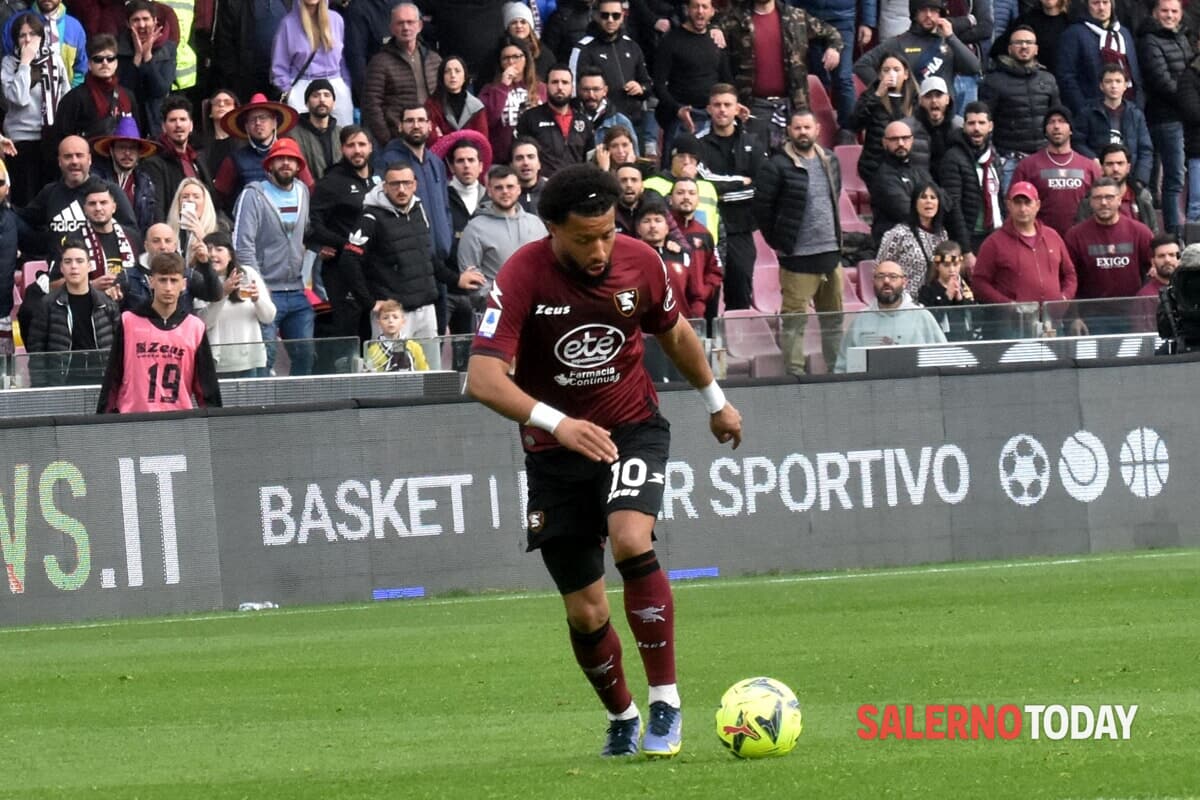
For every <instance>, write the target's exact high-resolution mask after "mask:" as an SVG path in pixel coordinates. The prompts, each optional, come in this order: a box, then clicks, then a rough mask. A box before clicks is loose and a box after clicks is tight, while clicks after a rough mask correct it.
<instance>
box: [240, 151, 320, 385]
mask: <svg viewBox="0 0 1200 800" xmlns="http://www.w3.org/2000/svg"><path fill="white" fill-rule="evenodd" d="M234 155H236V152H235V154H234ZM230 157H231V158H232V156H230ZM262 170H263V172H264V173H265V174H266V178H265V179H264V180H258V181H252V182H250V183H247V184H246V188H245V189H243V190H242V193H241V196H240V197H238V201H237V208H236V209H235V210H234V212H233V219H234V223H233V244H234V248H235V250H236V251H237V258H238V262H239V263H240V264H242V265H243V266H247V267H253V268H254V269H256V270H258V272H259V274H260V275H262V278H263V281H265V282H266V284H267V288H268V289H270V290H271V300H272V301H273V302H274V303H275V321H274V322H273V323H271V324H270V325H264V326H263V340H264V341H266V342H267V366H266V368H267V370H268V371H269V370H271V369H272V368H273V367H274V365H275V344H274V341H275V337H276V334H278V336H279V338H280V339H284V340H301V341H299V342H296V343H293V344H289V345H288V358H289V359H290V360H291V364H292V369H291V374H292V375H308V374H309V373H310V372H311V371H312V363H313V345H312V341H311V339H312V337H313V322H314V317H315V315H314V313H313V307H312V305H311V304H310V303H309V301H308V297H307V296H305V293H304V276H303V274H302V269H303V264H304V232H305V229H306V228H307V226H308V187H307V186H305V184H304V183H303V181H301V180H300V175H301V174H302V173H305V172H307V171H308V167H307V165H306V164H305V162H304V155H303V154H302V153H301V152H300V145H298V144H296V142H295V140H294V139H277V140H276V141H275V143H274V144H273V145H271V149H270V150H269V151H268V152H267V157H266V158H264V159H263V162H262Z"/></svg>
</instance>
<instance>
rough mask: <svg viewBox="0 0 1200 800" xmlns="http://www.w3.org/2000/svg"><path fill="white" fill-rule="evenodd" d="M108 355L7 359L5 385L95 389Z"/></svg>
mask: <svg viewBox="0 0 1200 800" xmlns="http://www.w3.org/2000/svg"><path fill="white" fill-rule="evenodd" d="M108 352H109V351H108V350H74V351H71V352H66V353H18V354H16V355H14V356H12V357H11V363H12V367H11V371H10V373H9V386H10V387H11V388H14V389H49V388H56V387H60V386H89V385H96V386H98V385H99V384H100V383H102V382H103V381H104V370H105V369H107V368H108Z"/></svg>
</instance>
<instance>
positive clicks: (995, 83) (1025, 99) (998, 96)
mask: <svg viewBox="0 0 1200 800" xmlns="http://www.w3.org/2000/svg"><path fill="white" fill-rule="evenodd" d="M979 99H980V100H982V101H983V102H985V103H987V104H988V106H989V107H990V108H991V109H992V119H994V120H995V121H996V127H995V130H993V131H992V142H993V143H994V144H995V146H996V149H997V150H999V151H1000V152H1001V153H1012V152H1017V153H1026V154H1028V153H1033V152H1036V151H1038V150H1040V149H1041V148H1042V147H1044V146H1045V144H1046V135H1045V132H1044V130H1043V128H1042V122H1043V120H1044V119H1045V117H1046V112H1047V111H1049V110H1050V109H1052V108H1054V107H1055V106H1057V105H1060V102H1059V97H1058V81H1057V80H1055V78H1054V76H1053V75H1051V74H1050V73H1049V72H1047V71H1046V70H1045V68H1043V67H1042V66H1041V65H1039V64H1036V63H1035V64H1033V65H1032V66H1023V65H1021V64H1018V63H1017V62H1016V61H1015V60H1013V58H1012V57H1011V56H1001V57H1000V58H998V59H996V67H995V69H993V70H992V71H991V72H989V73H988V74H987V75H985V76H984V78H983V82H982V83H980V84H979Z"/></svg>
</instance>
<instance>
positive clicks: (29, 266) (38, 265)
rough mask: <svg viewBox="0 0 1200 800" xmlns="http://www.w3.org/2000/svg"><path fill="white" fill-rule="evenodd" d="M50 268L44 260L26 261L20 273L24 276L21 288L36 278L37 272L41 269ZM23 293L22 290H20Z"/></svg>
mask: <svg viewBox="0 0 1200 800" xmlns="http://www.w3.org/2000/svg"><path fill="white" fill-rule="evenodd" d="M48 269H50V267H49V265H48V264H47V263H46V262H45V261H26V262H25V267H24V271H23V272H22V273H21V274H22V276H23V277H24V279H25V280H24V282H23V283H22V284H21V287H22V289H24V287H26V286H28V285H29V284H31V283H33V282H34V281H35V280H37V274H38V273H39V272H41V271H42V270H48ZM22 294H24V292H22Z"/></svg>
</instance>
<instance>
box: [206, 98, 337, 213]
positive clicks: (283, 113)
mask: <svg viewBox="0 0 1200 800" xmlns="http://www.w3.org/2000/svg"><path fill="white" fill-rule="evenodd" d="M299 119H300V115H299V114H297V113H296V111H295V109H293V108H292V107H291V106H289V105H287V104H285V103H273V102H271V101H269V100H267V96H266V95H264V94H256V95H254V96H253V97H251V98H250V102H249V103H247V104H246V105H244V106H240V107H238V108H236V109H234V110H233V111H231V112H229V113H228V114H226V115H225V116H224V117H222V118H221V128H222V129H223V130H224V131H225V132H226V133H228V134H229V135H230V136H234V137H237V138H238V139H244V140H246V144H245V145H243V146H242V147H239V148H237V149H235V150H234V151H233V152H232V153H230V154H229V155H228V156H226V158H225V160H224V161H223V162H221V166H220V167H219V168H218V169H217V177H216V178H215V179H214V180H213V187H214V188H215V189H216V190H217V203H218V204H219V205H220V206H221V207H222V208H223V209H225V210H226V211H229V210H230V209H232V207H233V202H234V201H235V200H236V199H237V197H238V194H239V193H240V192H241V191H242V187H244V186H247V185H248V184H250V183H253V182H255V181H261V180H265V179H266V177H267V173H266V170H265V168H264V166H263V165H264V164H265V163H266V158H267V154H268V153H269V152H270V151H271V148H272V146H273V145H274V144H275V142H276V140H278V138H279V137H280V136H283V134H285V133H287V132H288V131H290V130H291V129H292V128H294V127H296V123H297V122H298V121H299ZM297 177H298V178H300V180H301V181H302V182H303V183H304V185H305V186H306V187H308V188H310V189H311V188H312V185H313V179H312V174H311V173H310V172H309V171H308V166H307V165H304V166H303V167H302V171H301V173H300V174H299V175H298V176H297Z"/></svg>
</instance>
